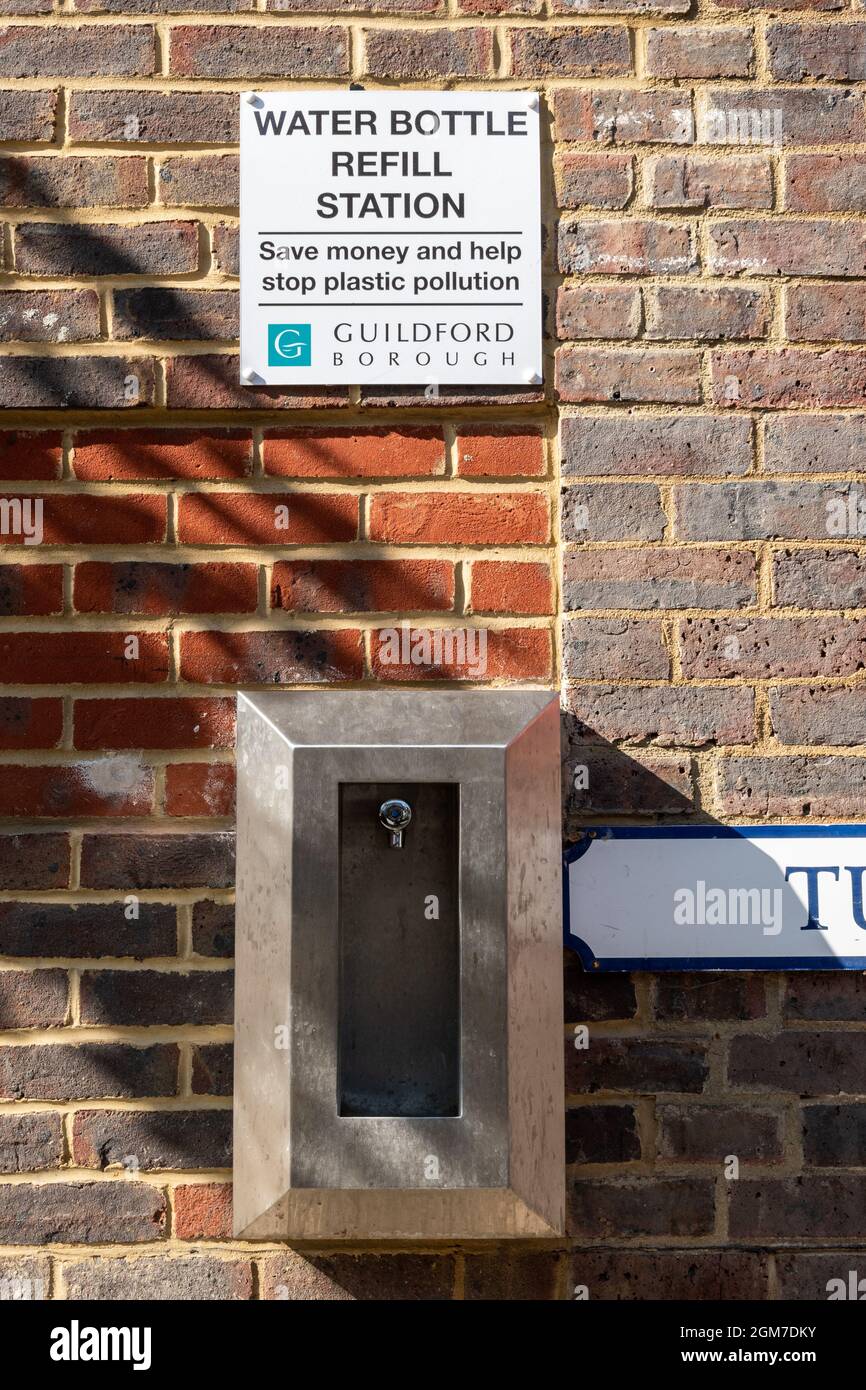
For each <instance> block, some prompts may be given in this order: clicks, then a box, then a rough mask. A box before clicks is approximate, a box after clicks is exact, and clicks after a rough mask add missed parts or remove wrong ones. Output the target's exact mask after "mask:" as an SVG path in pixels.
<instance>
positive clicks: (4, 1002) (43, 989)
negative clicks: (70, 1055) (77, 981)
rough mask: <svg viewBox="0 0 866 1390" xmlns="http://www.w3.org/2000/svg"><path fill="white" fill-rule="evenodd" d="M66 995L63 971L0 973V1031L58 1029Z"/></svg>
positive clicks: (65, 977) (64, 973)
mask: <svg viewBox="0 0 866 1390" xmlns="http://www.w3.org/2000/svg"><path fill="white" fill-rule="evenodd" d="M68 993H69V980H68V977H67V974H66V971H65V970H0V1029H4V1030H5V1029H9V1028H56V1027H59V1026H60V1025H61V1024H63V1023H64V1022H65V1021H66V1009H67V997H68Z"/></svg>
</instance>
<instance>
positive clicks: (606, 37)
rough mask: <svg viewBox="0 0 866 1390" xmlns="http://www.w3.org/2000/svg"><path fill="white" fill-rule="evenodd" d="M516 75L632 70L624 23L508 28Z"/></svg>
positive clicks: (604, 73)
mask: <svg viewBox="0 0 866 1390" xmlns="http://www.w3.org/2000/svg"><path fill="white" fill-rule="evenodd" d="M509 34H510V38H511V67H512V72H513V74H514V76H515V77H537V76H540V75H544V74H549V75H550V76H552V77H619V76H620V75H625V74H628V73H630V72H631V71H632V56H631V47H630V44H629V33H628V30H627V29H626V28H625V26H624V25H615V26H614V25H610V26H607V25H603V24H594V25H592V26H591V27H578V26H576V25H569V26H568V28H566V27H564V26H562V27H554V26H551V25H546V26H545V27H544V28H527V29H511V30H509Z"/></svg>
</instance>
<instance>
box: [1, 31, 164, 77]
mask: <svg viewBox="0 0 866 1390" xmlns="http://www.w3.org/2000/svg"><path fill="white" fill-rule="evenodd" d="M155 72H156V40H155V35H154V30H153V28H152V27H151V25H149V24H108V25H104V24H99V25H97V24H83V25H70V24H51V25H48V26H47V27H44V28H38V29H37V28H33V27H32V26H27V27H25V26H24V25H12V26H9V27H8V28H5V29H0V77H150V76H151V74H153V73H155Z"/></svg>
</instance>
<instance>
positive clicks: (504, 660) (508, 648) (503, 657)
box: [371, 627, 551, 681]
mask: <svg viewBox="0 0 866 1390" xmlns="http://www.w3.org/2000/svg"><path fill="white" fill-rule="evenodd" d="M395 631H396V632H399V631H400V629H394V628H380V629H379V630H378V632H374V633H373V642H372V654H371V664H372V668H373V674H374V675H375V676H376V678H377V679H378V680H383V681H416V680H455V681H460V680H469V681H478V680H547V679H548V678H549V676H550V674H551V641H550V633H549V632H548V631H547V629H545V628H531V627H517V628H505V629H492V630H490V631H487V635H486V645H482V642H481V639H479V638H478V637H476V638H474V639H470V638H469V637H468V636H466V637H464V639H463V643H461V641H460V638H459V636H455V637H454V638H453V639H451V642H450V645H449V641H448V639H447V637H446V636H445V635H444V634H445V632H446V631H447V630H446V629H439V630H438V632H439V633H442V634H443V635H442V637H441V638H438V640H439V641H441V659H437V657H438V651H437V645H436V644H437V629H431V628H423V629H420V630H419V629H417V628H412V627H407V628H406V631H408V634H409V636H408V639H407V641H408V642H409V643H412V650H413V651H414V650H415V644H416V643H417V644H418V645H417V650H418V652H419V654H420V655H421V662H419V664H415V662H414V661H413V662H407V663H406V664H401V665H397V664H392V663H391V661H390V659H388V658H389V657H390V654H391V652H392V650H393V644H394V635H393V634H394V633H395ZM469 631H471V629H457V632H458V633H468V632H469ZM424 639H426V640H427V641H429V648H426V647H425V646H423V645H422V643H423V641H424ZM401 647H402V640H401ZM428 650H429V655H430V658H431V659H430V661H429V663H427V662H424V656H425V655H426V653H427V651H428ZM422 663H423V664H422Z"/></svg>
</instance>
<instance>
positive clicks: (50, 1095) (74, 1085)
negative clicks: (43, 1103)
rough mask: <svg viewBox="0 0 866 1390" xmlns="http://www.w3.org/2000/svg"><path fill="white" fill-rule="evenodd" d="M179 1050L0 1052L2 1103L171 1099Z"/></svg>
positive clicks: (64, 1047) (113, 1046)
mask: <svg viewBox="0 0 866 1390" xmlns="http://www.w3.org/2000/svg"><path fill="white" fill-rule="evenodd" d="M177 1069H178V1049H177V1048H176V1047H175V1046H173V1045H172V1046H169V1045H167V1044H158V1045H155V1046H153V1047H132V1046H130V1045H129V1044H127V1043H87V1042H85V1043H79V1044H77V1045H76V1046H72V1045H68V1044H65V1043H58V1044H56V1045H47V1046H40V1047H4V1048H0V1096H2V1097H3V1099H4V1100H102V1099H109V1098H117V1097H124V1098H125V1097H130V1096H136V1097H138V1096H173V1095H174V1094H175V1091H176V1090H177Z"/></svg>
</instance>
